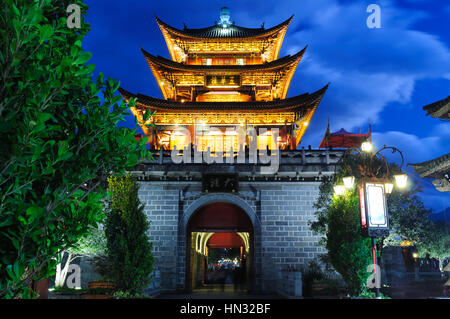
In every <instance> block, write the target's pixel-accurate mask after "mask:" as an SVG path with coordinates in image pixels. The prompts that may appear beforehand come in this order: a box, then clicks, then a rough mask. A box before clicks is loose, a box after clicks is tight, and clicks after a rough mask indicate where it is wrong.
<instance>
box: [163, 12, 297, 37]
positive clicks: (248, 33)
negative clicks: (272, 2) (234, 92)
mask: <svg viewBox="0 0 450 319" xmlns="http://www.w3.org/2000/svg"><path fill="white" fill-rule="evenodd" d="M155 18H156V22H157V23H158V25H159V26H160V27H163V28H164V29H166V30H167V31H168V32H171V33H174V34H176V35H178V36H185V37H195V38H250V37H260V36H266V35H269V34H272V33H274V32H277V31H279V30H281V29H282V28H283V27H286V26H288V25H289V23H290V22H291V20H292V18H293V16H291V17H290V18H289V19H287V20H286V21H284V22H282V23H280V24H279V25H277V26H275V27H272V28H270V29H264V28H262V27H261V28H256V29H252V28H244V27H239V26H236V25H230V26H228V27H226V28H223V27H222V26H220V25H217V24H216V25H213V26H210V27H207V28H201V29H189V28H185V29H184V30H180V29H177V28H174V27H172V26H170V25H168V24H166V23H164V22H163V21H161V20H160V19H158V17H156V16H155Z"/></svg>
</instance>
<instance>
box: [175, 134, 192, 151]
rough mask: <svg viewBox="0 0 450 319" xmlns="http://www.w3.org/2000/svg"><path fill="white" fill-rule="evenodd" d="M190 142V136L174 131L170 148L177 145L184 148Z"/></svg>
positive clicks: (180, 148)
mask: <svg viewBox="0 0 450 319" xmlns="http://www.w3.org/2000/svg"><path fill="white" fill-rule="evenodd" d="M189 143H190V141H189V139H188V136H186V135H183V134H182V133H181V132H173V133H172V134H171V135H170V149H173V148H174V146H175V145H176V146H177V150H182V149H184V147H186V146H188V145H189Z"/></svg>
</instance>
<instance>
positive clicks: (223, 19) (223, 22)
mask: <svg viewBox="0 0 450 319" xmlns="http://www.w3.org/2000/svg"><path fill="white" fill-rule="evenodd" d="M217 24H218V25H220V26H221V27H222V28H228V27H229V26H230V25H232V24H233V23H232V22H231V19H230V9H228V8H227V7H222V8H221V9H220V18H219V21H218V22H217Z"/></svg>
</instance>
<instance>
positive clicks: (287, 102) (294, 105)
mask: <svg viewBox="0 0 450 319" xmlns="http://www.w3.org/2000/svg"><path fill="white" fill-rule="evenodd" d="M327 89H328V85H326V86H325V87H323V88H322V89H320V90H318V91H316V92H314V93H311V94H309V93H305V94H302V95H298V96H295V97H291V98H287V99H282V100H274V101H269V102H264V101H253V102H186V103H180V102H174V101H168V100H162V99H157V98H154V97H151V96H147V95H143V94H133V93H130V92H128V91H127V90H124V89H122V88H120V89H119V92H120V94H121V95H122V97H123V98H124V99H125V100H126V101H127V102H129V100H130V99H131V98H136V100H137V106H138V107H139V106H140V107H144V108H148V109H151V110H155V111H159V112H171V113H173V112H175V113H180V112H192V113H207V112H226V113H230V112H242V113H255V112H256V113H259V112H265V113H267V112H296V111H299V110H301V109H313V108H316V107H317V106H318V104H319V103H320V101H321V99H322V97H323V95H324V94H325V92H326V90H327Z"/></svg>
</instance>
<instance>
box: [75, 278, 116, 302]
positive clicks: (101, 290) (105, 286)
mask: <svg viewBox="0 0 450 319" xmlns="http://www.w3.org/2000/svg"><path fill="white" fill-rule="evenodd" d="M115 288H116V287H115V285H114V283H112V282H108V281H91V282H89V283H88V289H89V292H88V293H87V294H86V295H83V299H111V296H112V293H113V291H114V289H115Z"/></svg>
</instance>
